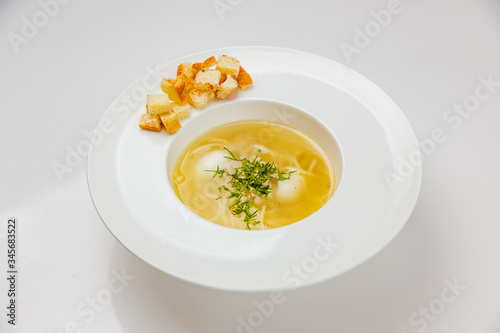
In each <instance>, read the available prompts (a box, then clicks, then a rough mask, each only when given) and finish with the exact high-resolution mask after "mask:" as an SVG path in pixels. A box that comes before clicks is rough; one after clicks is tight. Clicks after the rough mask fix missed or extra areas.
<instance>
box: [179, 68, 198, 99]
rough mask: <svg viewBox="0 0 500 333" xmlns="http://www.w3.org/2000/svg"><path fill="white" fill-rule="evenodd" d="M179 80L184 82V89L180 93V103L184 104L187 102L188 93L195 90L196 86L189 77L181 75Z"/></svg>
mask: <svg viewBox="0 0 500 333" xmlns="http://www.w3.org/2000/svg"><path fill="white" fill-rule="evenodd" d="M180 79H181V80H182V81H183V82H184V89H182V93H181V103H184V102H186V101H187V98H188V94H189V92H190V91H191V90H193V89H194V88H195V85H196V84H195V83H194V80H193V79H191V78H190V77H188V76H186V75H184V74H183V75H181V77H180ZM181 103H178V104H181Z"/></svg>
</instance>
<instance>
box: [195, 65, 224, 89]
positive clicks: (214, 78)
mask: <svg viewBox="0 0 500 333" xmlns="http://www.w3.org/2000/svg"><path fill="white" fill-rule="evenodd" d="M220 77H221V73H220V72H219V71H218V70H216V69H206V70H202V71H201V72H198V74H196V79H195V80H194V82H195V83H196V88H197V89H199V90H212V91H215V90H217V88H218V87H219V81H220Z"/></svg>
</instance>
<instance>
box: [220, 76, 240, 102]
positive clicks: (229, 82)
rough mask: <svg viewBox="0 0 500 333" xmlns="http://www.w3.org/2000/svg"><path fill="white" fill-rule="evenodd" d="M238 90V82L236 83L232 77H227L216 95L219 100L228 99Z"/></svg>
mask: <svg viewBox="0 0 500 333" xmlns="http://www.w3.org/2000/svg"><path fill="white" fill-rule="evenodd" d="M236 88H238V81H236V80H235V79H234V78H233V77H232V76H229V75H228V76H227V79H226V81H224V82H223V83H222V84H221V85H220V86H219V89H217V92H216V93H215V95H216V96H217V98H221V99H222V98H226V97H227V96H229V95H230V94H231V93H232V92H233V91H235V90H236Z"/></svg>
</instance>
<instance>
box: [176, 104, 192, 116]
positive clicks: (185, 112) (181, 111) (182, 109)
mask: <svg viewBox="0 0 500 333" xmlns="http://www.w3.org/2000/svg"><path fill="white" fill-rule="evenodd" d="M172 111H173V112H174V113H175V114H176V115H177V119H179V120H182V119H184V118H186V117H189V114H190V113H191V105H189V104H188V103H184V104H172Z"/></svg>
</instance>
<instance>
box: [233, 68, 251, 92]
mask: <svg viewBox="0 0 500 333" xmlns="http://www.w3.org/2000/svg"><path fill="white" fill-rule="evenodd" d="M236 80H237V81H238V87H240V89H241V90H243V89H246V88H248V87H250V86H251V85H252V84H253V81H252V78H251V77H250V74H248V73H247V71H246V70H244V69H243V67H241V66H240V72H239V73H238V76H237V77H236Z"/></svg>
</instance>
